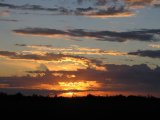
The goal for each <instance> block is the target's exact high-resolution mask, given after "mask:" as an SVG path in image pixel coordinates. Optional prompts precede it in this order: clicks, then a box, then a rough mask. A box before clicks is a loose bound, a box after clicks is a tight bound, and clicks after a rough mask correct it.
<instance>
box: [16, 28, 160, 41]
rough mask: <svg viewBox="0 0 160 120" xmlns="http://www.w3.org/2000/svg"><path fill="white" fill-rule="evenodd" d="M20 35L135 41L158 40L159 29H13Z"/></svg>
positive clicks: (159, 38)
mask: <svg viewBox="0 0 160 120" xmlns="http://www.w3.org/2000/svg"><path fill="white" fill-rule="evenodd" d="M13 32H14V33H16V34H20V35H33V36H44V37H53V38H54V37H55V38H56V37H63V38H64V37H66V36H69V37H78V38H94V39H96V40H99V41H111V42H125V41H127V40H137V41H146V42H147V41H148V42H151V41H159V40H160V37H159V35H160V29H143V30H137V31H127V32H116V31H89V30H84V29H68V30H65V31H63V30H57V29H49V28H24V29H16V30H13Z"/></svg>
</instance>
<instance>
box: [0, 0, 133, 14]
mask: <svg viewBox="0 0 160 120" xmlns="http://www.w3.org/2000/svg"><path fill="white" fill-rule="evenodd" d="M103 2H104V0H103V1H101V2H100V1H99V2H98V3H96V4H103ZM0 7H7V8H9V9H18V10H36V11H51V12H53V13H52V15H54V14H56V15H57V14H58V15H82V16H88V17H116V16H118V17H123V16H133V13H132V12H131V11H130V10H128V9H127V7H125V6H112V5H111V6H110V7H108V8H107V7H106V8H105V9H102V8H101V9H100V8H97V7H94V6H93V7H91V6H90V7H87V8H83V7H82V8H79V7H78V8H76V9H71V8H65V7H56V8H46V7H42V6H40V5H30V4H24V5H14V4H7V3H0Z"/></svg>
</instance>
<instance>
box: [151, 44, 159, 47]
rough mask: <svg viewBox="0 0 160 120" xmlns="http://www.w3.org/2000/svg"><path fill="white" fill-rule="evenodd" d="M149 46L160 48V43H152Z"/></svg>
mask: <svg viewBox="0 0 160 120" xmlns="http://www.w3.org/2000/svg"><path fill="white" fill-rule="evenodd" d="M149 47H152V48H160V44H150V45H149Z"/></svg>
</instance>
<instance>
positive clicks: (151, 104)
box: [0, 93, 160, 118]
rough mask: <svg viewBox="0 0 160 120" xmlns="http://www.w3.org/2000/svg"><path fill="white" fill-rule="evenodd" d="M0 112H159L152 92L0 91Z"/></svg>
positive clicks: (67, 114) (102, 114)
mask: <svg viewBox="0 0 160 120" xmlns="http://www.w3.org/2000/svg"><path fill="white" fill-rule="evenodd" d="M0 114H1V115H3V114H8V115H10V114H12V115H24V116H28V115H34V116H37V117H38V116H40V115H45V116H50V117H54V118H56V117H58V118H70V117H74V116H77V117H78V116H79V117H82V116H85V118H102V117H105V118H107V117H114V116H116V115H119V116H126V115H130V116H132V117H134V116H137V115H141V116H142V115H143V116H147V115H151V116H156V115H159V114H160V98H156V97H152V96H147V97H144V96H123V95H117V96H104V97H100V96H93V95H91V94H89V95H87V96H86V97H72V98H65V97H57V96H55V97H49V96H47V97H44V96H40V95H36V94H34V95H32V96H24V95H23V94H21V93H17V94H15V95H7V94H5V93H0Z"/></svg>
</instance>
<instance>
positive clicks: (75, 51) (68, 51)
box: [15, 44, 127, 56]
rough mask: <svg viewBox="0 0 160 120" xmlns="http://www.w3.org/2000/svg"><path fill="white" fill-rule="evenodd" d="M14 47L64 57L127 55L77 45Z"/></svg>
mask: <svg viewBox="0 0 160 120" xmlns="http://www.w3.org/2000/svg"><path fill="white" fill-rule="evenodd" d="M15 45H16V46H20V47H27V48H30V49H33V50H34V52H36V51H37V52H38V51H39V52H40V51H41V53H43V52H44V51H46V52H47V51H51V52H54V53H62V54H65V55H112V56H123V55H127V53H125V52H119V51H114V50H102V49H100V48H90V47H81V46H78V45H71V46H69V47H66V48H60V47H53V46H52V45H27V44H15ZM33 50H31V52H33ZM28 52H29V51H28Z"/></svg>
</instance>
